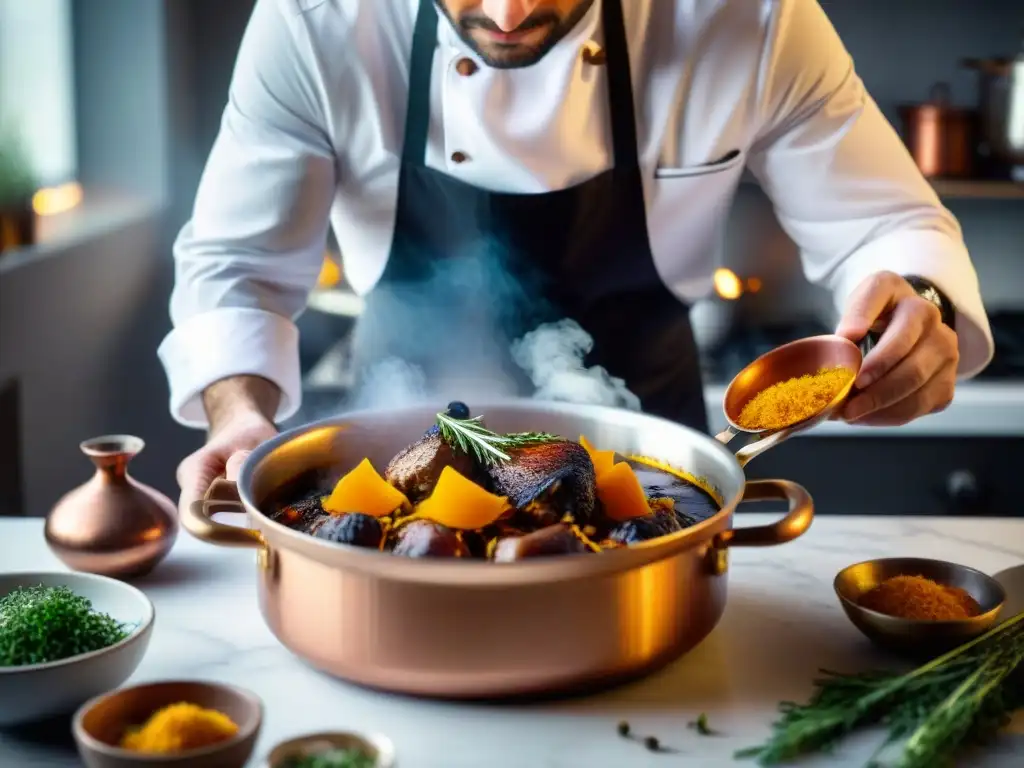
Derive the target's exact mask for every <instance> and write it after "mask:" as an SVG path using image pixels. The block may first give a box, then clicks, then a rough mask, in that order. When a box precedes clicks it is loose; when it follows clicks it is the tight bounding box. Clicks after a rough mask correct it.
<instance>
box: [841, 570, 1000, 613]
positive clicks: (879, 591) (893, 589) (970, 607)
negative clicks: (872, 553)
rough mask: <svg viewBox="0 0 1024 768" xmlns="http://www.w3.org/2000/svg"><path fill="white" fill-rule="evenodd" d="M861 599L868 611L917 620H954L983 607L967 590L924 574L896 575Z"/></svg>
mask: <svg viewBox="0 0 1024 768" xmlns="http://www.w3.org/2000/svg"><path fill="white" fill-rule="evenodd" d="M858 602H859V604H860V605H861V606H862V607H864V608H867V609H868V610H872V611H878V612H879V613H884V614H887V615H889V616H897V617H899V618H901V619H914V620H918V621H955V620H957V619H969V618H971V617H973V616H977V615H979V614H980V613H981V606H980V605H978V603H977V601H975V599H974V598H973V597H971V596H970V595H969V594H967V592H965V591H964V590H962V589H960V588H959V587H949V586H945V585H943V584H939V583H937V582H935V581H932V580H931V579H926V578H924V577H923V576H893V577H892V578H891V579H886V580H885V581H883V582H882V583H881V584H879V585H878V586H876V587H875V588H874V589H871V590H870V591H868V592H867V593H865V594H864V595H863V596H862V597H861V598H860V600H859V601H858Z"/></svg>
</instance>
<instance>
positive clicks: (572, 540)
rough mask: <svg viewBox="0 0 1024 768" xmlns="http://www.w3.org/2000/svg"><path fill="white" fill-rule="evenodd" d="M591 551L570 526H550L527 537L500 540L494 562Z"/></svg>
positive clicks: (508, 561) (495, 550)
mask: <svg viewBox="0 0 1024 768" xmlns="http://www.w3.org/2000/svg"><path fill="white" fill-rule="evenodd" d="M589 551H590V550H589V549H588V548H587V546H586V545H585V544H584V543H583V542H582V541H581V540H580V538H579V537H578V536H577V535H576V534H575V533H573V531H572V528H570V527H569V526H568V525H550V526H548V527H547V528H541V529H540V530H539V531H534V532H533V533H528V534H526V535H525V536H509V537H506V538H504V539H500V540H499V541H498V544H497V546H496V547H495V548H494V562H496V563H511V562H514V561H516V560H524V559H526V558H529V557H548V556H551V555H571V554H577V553H584V552H589Z"/></svg>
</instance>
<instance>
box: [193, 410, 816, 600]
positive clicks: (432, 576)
mask: <svg viewBox="0 0 1024 768" xmlns="http://www.w3.org/2000/svg"><path fill="white" fill-rule="evenodd" d="M479 407H480V410H481V412H487V411H488V410H489V409H512V410H517V409H521V410H524V411H529V412H531V413H535V414H538V415H541V416H542V415H543V414H544V413H545V412H547V413H555V414H560V415H568V416H574V415H575V416H582V417H587V416H590V417H593V418H595V419H599V420H604V419H611V420H614V419H631V420H637V421H639V422H641V423H643V424H652V425H655V424H657V423H661V424H663V425H665V426H667V427H670V428H671V429H673V430H675V431H678V432H679V434H680V435H681V436H685V437H686V439H688V440H691V441H695V442H697V443H699V444H700V446H701V447H702V448H703V449H704V450H707V451H709V452H714V453H718V454H719V455H720V457H721V458H723V459H724V460H725V464H726V466H727V467H728V471H729V472H730V473H731V474H732V475H733V477H732V478H730V479H731V480H732V481H733V482H732V484H733V485H735V489H734V490H733V491H732V492H731V493H730V494H728V496H727V497H726V498H725V499H724V503H723V505H722V508H721V509H720V510H719V511H718V512H717V513H716V514H715V515H712V516H711V517H709V518H707V519H706V520H703V521H701V522H700V523H697V524H696V525H694V526H691V527H689V528H685V529H683V530H682V531H678V532H675V533H672V534H669V535H667V536H663V537H661V538H658V539H654V540H652V541H647V542H641V543H639V544H635V545H632V546H630V547H623V548H621V549H615V550H609V551H605V552H602V553H601V554H600V556H599V557H591V556H589V555H564V556H561V557H557V558H538V559H536V560H524V561H519V562H514V563H501V564H496V563H491V562H484V561H480V562H477V561H470V562H467V561H463V560H454V561H453V560H449V559H430V558H402V557H395V556H394V555H391V554H389V553H384V552H380V551H378V550H367V549H364V548H360V547H354V546H350V545H345V544H339V543H336V542H329V541H323V540H321V539H317V538H314V537H313V536H310V535H308V534H305V533H302V532H300V531H296V530H293V529H291V528H289V527H288V526H286V525H283V524H282V523H278V522H276V521H274V520H271V519H270V517H268V516H267V515H266V514H264V513H263V511H262V510H261V509H260V508H259V504H257V503H256V501H255V499H254V498H253V495H252V490H253V486H254V485H255V480H256V478H257V476H258V473H259V471H260V466H261V464H262V463H263V462H269V461H273V455H272V454H273V453H274V451H276V450H278V449H280V448H282V447H283V446H286V445H289V444H292V443H294V442H295V441H297V440H299V439H302V438H304V437H308V436H309V435H311V434H312V433H314V432H316V431H317V430H331V431H334V430H339V429H343V428H344V427H345V425H346V424H348V423H349V422H352V421H360V420H366V419H373V418H374V417H380V416H384V415H387V416H389V417H390V418H392V419H394V418H399V419H400V418H402V416H403V415H404V413H406V412H407V413H408V414H409V415H410V416H412V415H414V414H415V415H420V414H421V413H422V411H423V406H422V405H417V406H410V407H406V408H399V409H389V410H387V411H384V410H380V409H368V410H363V411H353V412H350V413H346V414H343V415H339V416H336V417H330V418H326V419H320V420H318V421H314V422H311V423H309V424H305V425H302V426H298V427H295V428H293V429H290V430H288V431H286V432H282V433H281V434H279V435H277V436H275V437H273V438H271V439H270V440H267V441H266V442H264V443H263V444H261V445H260V446H258V447H257V448H256V449H255V450H254V451H253V452H252V453H251V454H250V455H249V456H248V457H247V458H246V460H245V462H244V463H243V465H242V467H241V470H240V472H239V479H238V481H237V483H235V484H231V485H232V486H234V488H233V489H231V492H232V494H233V495H234V499H229V500H223V499H222V500H220V501H216V500H214V501H211V502H209V503H210V504H211V506H217V505H218V504H219V503H221V502H225V501H226V503H228V504H230V503H235V499H237V500H238V501H239V502H240V504H241V506H242V507H244V509H245V511H246V512H247V513H248V515H249V519H250V522H251V523H252V524H253V525H254V526H255V529H256V531H257V532H258V533H256V535H255V536H252V535H251V534H253V531H249V532H246V533H240V534H239V535H238V538H237V540H236V541H234V542H229V541H224V543H229V544H230V543H234V544H236V545H243V546H246V545H248V546H260V545H262V546H265V547H266V548H267V549H268V550H270V551H271V552H272V551H273V550H274V549H278V550H282V551H288V552H294V553H297V554H301V555H302V556H304V557H308V558H311V559H313V560H315V561H317V562H319V563H322V564H323V565H326V566H329V567H332V568H340V569H344V570H349V571H356V572H360V573H363V574H365V575H373V576H376V577H379V578H383V579H386V580H388V581H403V582H417V583H422V584H435V585H453V584H454V585H459V586H463V587H469V588H472V587H493V586H502V585H513V584H539V583H552V582H560V581H563V582H564V581H574V580H578V579H586V578H591V577H594V576H613V575H616V574H621V573H625V572H628V571H633V570H636V569H638V568H641V567H643V566H646V565H651V564H653V563H657V562H659V561H662V560H665V559H668V558H672V557H675V556H677V555H679V554H681V553H683V552H685V551H687V550H691V549H693V548H696V547H701V546H705V545H706V548H715V547H721V548H724V547H726V546H727V545H728V544H729V539H730V538H731V535H730V529H731V521H732V516H733V513H734V512H735V510H736V507H737V506H738V505H739V504H740V502H742V501H743V500H744V498H745V497H746V496H747V495H748V494H750V493H751V492H752V490H753V493H752V495H753V497H754V498H758V499H763V498H776V499H786V498H788V499H790V501H791V507H792V506H793V505H794V503H795V502H793V500H792V496H791V495H790V496H787V495H786V494H785V491H786V490H787V489H796V490H797V491H799V492H800V493H802V494H803V497H804V498H806V499H807V504H809V496H808V495H807V492H806V491H805V490H804V489H803V488H801V487H800V486H797V485H795V484H793V483H790V482H788V481H784V480H756V481H746V479H745V475H744V472H743V468H742V467H741V466H740V463H739V462H738V461H737V459H736V457H735V455H734V454H733V453H732V452H731V451H729V450H728V448H726V447H725V446H724V445H722V444H721V443H720V442H718V441H717V440H715V439H713V438H711V437H709V436H707V435H705V434H704V433H702V432H698V431H697V430H694V429H691V428H689V427H685V426H683V425H681V424H676V423H674V422H670V421H668V420H666V419H662V418H660V417H657V416H652V415H650V414H643V413H635V412H630V411H622V410H621V409H617V408H611V407H608V406H599V405H577V404H570V403H559V402H543V401H535V400H522V399H510V400H494V401H489V402H481V403H480V405H479ZM316 468H317V465H316V464H315V463H310V464H309V466H308V467H306V469H316ZM719 492H720V493H721V489H719ZM722 495H723V496H724V494H722ZM203 503H204V502H199V504H203ZM221 508H223V506H222V507H221ZM791 516H792V512H791ZM187 519H188V518H186V522H187ZM787 520H788V518H787ZM785 522H786V521H785V520H784V521H782V522H781V523H777V524H775V525H774V526H759V527H755V528H750V529H741V530H743V531H747V532H749V534H752V535H748V536H747V537H743V538H746V539H749V541H738V540H737V541H733V542H732V543H733V544H734V545H748V546H768V545H772V544H781V543H783V541H786V540H788V538H785V537H784V534H783V533H782V531H781V527H782V525H783V523H785ZM806 525H809V522H808V523H807V524H806ZM806 525H805V526H804V528H803V530H806ZM803 530H801V531H800V533H802V532H803ZM193 534H194V535H198V534H196V533H195V531H193ZM796 535H799V533H797V534H796ZM246 536H250V540H248V541H246V540H245V537H246Z"/></svg>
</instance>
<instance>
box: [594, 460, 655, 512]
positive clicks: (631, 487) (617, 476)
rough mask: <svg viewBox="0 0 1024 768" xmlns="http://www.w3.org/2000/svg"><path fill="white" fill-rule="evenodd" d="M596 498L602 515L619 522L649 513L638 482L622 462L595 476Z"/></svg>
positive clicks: (644, 496) (645, 496) (629, 468)
mask: <svg viewBox="0 0 1024 768" xmlns="http://www.w3.org/2000/svg"><path fill="white" fill-rule="evenodd" d="M597 498H599V499H600V500H601V504H603V505H604V513H605V514H606V515H608V517H610V518H611V519H612V520H617V521H619V522H622V521H624V520H629V519H631V518H634V517H643V516H644V515H649V514H650V513H651V507H650V505H649V504H648V503H647V494H646V493H644V488H643V486H642V485H640V480H639V479H637V476H636V473H635V472H634V471H633V468H632V467H631V466H629V464H627V463H626V462H624V461H622V462H619V463H618V464H616V465H615V466H613V467H612V468H611V469H609V470H607V471H606V472H603V473H601V474H599V475H598V476H597Z"/></svg>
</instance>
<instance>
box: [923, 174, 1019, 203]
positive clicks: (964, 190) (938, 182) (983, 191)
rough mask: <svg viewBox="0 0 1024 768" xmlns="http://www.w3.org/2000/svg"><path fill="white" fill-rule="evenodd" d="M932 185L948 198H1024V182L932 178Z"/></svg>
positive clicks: (944, 197) (942, 195) (943, 196)
mask: <svg viewBox="0 0 1024 768" xmlns="http://www.w3.org/2000/svg"><path fill="white" fill-rule="evenodd" d="M931 185H932V188H933V189H934V190H935V191H936V192H937V193H938V195H939V197H941V198H943V199H946V200H1024V184H1018V183H1017V182H1013V181H990V180H973V179H963V180H961V179H931Z"/></svg>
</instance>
